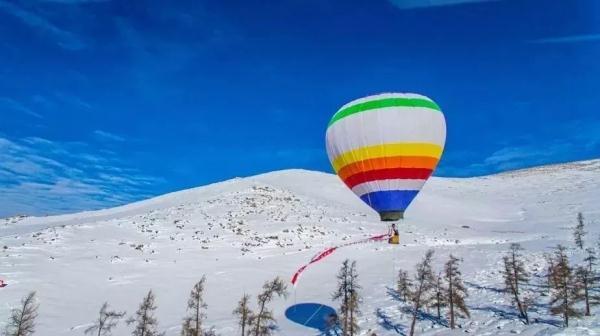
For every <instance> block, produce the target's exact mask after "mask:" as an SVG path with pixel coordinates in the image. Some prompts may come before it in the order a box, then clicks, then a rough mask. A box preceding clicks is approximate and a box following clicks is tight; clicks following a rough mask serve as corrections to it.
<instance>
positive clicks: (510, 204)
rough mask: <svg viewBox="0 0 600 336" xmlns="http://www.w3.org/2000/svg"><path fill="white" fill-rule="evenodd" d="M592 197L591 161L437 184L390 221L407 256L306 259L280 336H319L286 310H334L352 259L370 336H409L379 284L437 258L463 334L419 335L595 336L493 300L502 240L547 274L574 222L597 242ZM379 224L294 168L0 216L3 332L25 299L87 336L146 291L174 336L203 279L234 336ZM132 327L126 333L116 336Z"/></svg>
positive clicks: (219, 318) (340, 190)
mask: <svg viewBox="0 0 600 336" xmlns="http://www.w3.org/2000/svg"><path fill="white" fill-rule="evenodd" d="M599 190H600V160H594V161H585V162H576V163H570V164H563V165H553V166H545V167H539V168H533V169H527V170H521V171H515V172H510V173H503V174H498V175H492V176H486V177H478V178H462V179H451V178H432V179H431V180H430V181H429V182H428V183H427V184H426V186H425V188H424V189H423V191H422V192H421V194H420V195H419V196H418V197H417V199H416V200H415V202H414V203H413V205H412V206H411V208H410V209H409V211H408V212H407V213H406V219H405V220H404V221H403V222H402V224H401V226H400V233H401V242H402V245H400V246H391V245H387V244H380V243H374V244H368V245H357V246H353V247H348V248H345V249H342V250H339V251H338V252H336V253H335V254H333V255H332V256H330V257H329V258H328V259H326V260H325V261H323V262H321V263H319V264H315V265H314V266H313V267H311V268H310V269H308V270H307V271H306V272H305V273H304V274H303V276H302V278H301V280H300V283H299V285H298V287H297V288H296V290H295V291H294V290H293V289H292V288H290V289H291V295H290V296H289V297H288V298H287V299H285V300H283V299H281V300H275V302H274V304H273V307H274V310H275V314H276V316H277V318H278V321H279V326H280V330H279V331H278V333H279V334H280V335H314V334H315V332H314V331H313V330H310V329H306V328H304V327H301V326H298V325H295V324H293V323H292V322H290V321H287V320H286V318H285V316H284V315H283V313H284V311H285V308H286V307H288V306H290V305H292V304H294V302H298V303H300V302H320V303H325V304H328V305H331V306H337V304H335V303H332V302H331V301H330V293H331V292H332V291H333V290H334V287H335V273H336V272H337V269H338V268H339V266H340V264H341V262H342V261H343V260H344V259H346V258H350V259H354V260H357V262H358V270H359V273H360V283H361V285H362V286H363V288H364V289H363V293H362V294H363V298H364V301H363V302H364V303H363V308H362V311H363V315H362V317H361V327H362V329H363V330H364V332H365V334H366V332H367V330H369V329H371V330H376V331H377V332H378V335H396V334H401V333H404V332H406V331H407V330H406V328H407V326H408V325H409V320H408V316H407V314H406V313H405V310H403V304H402V303H401V302H399V301H398V300H396V299H395V298H394V296H393V293H389V290H388V288H390V287H394V280H395V274H396V273H397V271H398V270H399V269H400V268H402V269H407V270H409V271H412V269H413V268H414V264H415V263H416V262H417V261H418V260H419V259H420V258H421V257H422V255H423V254H424V252H425V250H427V249H428V248H431V247H433V248H435V250H436V266H437V267H438V268H441V265H442V264H443V263H444V262H445V260H446V258H447V256H448V254H449V253H453V254H455V255H457V256H459V257H462V258H463V259H464V265H463V274H464V275H465V278H466V279H467V280H468V281H469V289H470V294H471V296H470V298H469V300H468V304H469V306H470V308H471V310H472V318H471V319H466V320H461V324H462V327H463V329H462V330H456V331H454V332H452V331H450V330H448V329H446V328H443V327H441V326H439V325H437V324H433V323H432V322H431V321H427V320H425V321H421V322H419V331H421V330H422V331H423V332H424V333H425V334H435V335H459V334H462V333H464V332H465V330H468V331H469V333H471V334H475V335H504V334H510V333H522V334H524V335H546V334H555V333H557V334H564V335H597V334H598V330H599V329H600V318H598V317H592V318H587V319H582V320H579V321H576V322H575V323H573V325H574V326H573V327H572V328H569V329H568V330H566V331H563V330H562V329H560V328H557V327H556V326H554V325H555V324H556V323H557V321H558V319H557V318H556V317H553V316H550V315H548V312H547V309H546V308H545V307H543V303H544V302H546V301H545V300H547V298H544V297H543V298H541V300H540V302H541V303H542V305H540V306H539V307H538V308H537V310H538V311H537V312H533V313H532V315H533V317H534V318H535V319H538V322H537V323H534V324H533V325H532V326H529V327H526V326H525V325H523V324H521V323H520V322H518V321H517V320H516V319H515V317H514V311H513V310H512V309H511V308H510V300H509V298H508V297H505V296H504V295H503V294H502V293H499V292H498V288H501V285H502V281H501V279H500V276H499V274H498V270H499V265H500V261H501V257H502V253H504V251H506V249H507V247H508V243H510V242H516V241H518V242H522V243H523V245H524V246H525V248H526V249H527V258H528V259H529V260H530V263H529V265H530V266H531V270H532V271H533V272H534V273H537V274H542V272H543V267H544V260H543V257H542V254H543V253H544V252H548V251H550V248H552V247H553V246H555V245H556V244H557V243H564V244H570V240H571V231H570V228H571V227H572V226H573V225H574V223H575V216H576V213H577V212H578V211H582V212H583V213H584V214H585V216H586V219H588V226H587V229H588V231H590V234H589V235H588V237H589V240H590V243H592V241H593V242H594V244H595V241H596V240H597V237H598V234H599V233H600V228H599V227H598V220H599V219H600V209H599V207H598V204H600V191H599ZM386 229H387V228H386V226H385V225H384V224H382V223H381V222H379V221H378V216H377V215H376V214H375V213H374V212H372V211H371V210H370V209H369V208H368V207H367V206H366V205H364V204H362V202H360V201H359V200H358V199H357V198H356V197H355V196H354V195H353V194H352V193H351V192H350V191H349V190H347V189H346V187H345V186H344V185H343V184H342V183H341V182H340V181H339V179H338V178H337V177H336V176H334V175H330V174H324V173H318V172H310V171H303V170H286V171H279V172H273V173H268V174H264V175H258V176H254V177H249V178H243V179H233V180H229V181H225V182H222V183H217V184H213V185H209V186H205V187H200V188H195V189H190V190H185V191H181V192H176V193H171V194H167V195H164V196H160V197H157V198H153V199H150V200H146V201H142V202H137V203H133V204H130V205H126V206H122V207H117V208H113V209H107V210H101V211H93V212H84V213H78V214H72V215H62V216H54V217H39V218H36V217H25V218H9V219H4V220H0V277H1V278H3V279H5V280H6V281H7V282H9V283H10V285H9V286H8V287H6V288H3V289H0V328H1V327H2V323H4V322H5V321H6V319H7V316H8V314H9V310H10V308H11V307H13V306H14V305H16V304H17V303H18V301H19V300H20V298H21V297H22V296H24V295H25V294H26V293H27V292H29V291H31V290H36V291H37V292H38V294H39V298H40V303H41V307H40V318H39V321H38V322H39V323H38V335H44V336H45V335H56V336H62V335H82V334H83V330H84V329H85V328H86V327H87V326H89V323H90V322H91V321H92V320H93V319H94V318H95V316H96V313H97V311H98V309H99V307H100V305H101V304H102V303H103V302H104V301H108V302H109V303H110V304H111V306H113V307H115V308H117V309H121V310H127V311H128V313H133V312H134V311H135V309H136V308H137V305H138V304H139V302H140V301H141V298H142V297H143V295H144V294H145V293H146V292H147V291H148V290H149V289H153V290H154V291H155V293H156V294H157V300H158V305H159V309H158V317H159V321H160V323H161V327H162V328H163V329H164V330H166V331H167V335H178V334H179V327H180V324H181V320H182V318H183V316H184V314H185V304H186V300H187V296H188V294H189V291H190V289H191V287H192V285H193V284H194V282H196V281H197V280H199V279H200V277H201V276H202V275H203V274H206V276H207V278H208V280H207V294H206V300H207V303H208V305H209V312H208V320H207V324H208V325H214V326H215V327H216V329H217V331H218V332H220V333H221V334H222V335H235V334H237V332H238V329H237V327H236V325H235V320H234V319H233V317H232V315H231V311H232V310H233V309H234V307H235V304H236V303H237V301H238V300H239V298H240V297H241V296H242V295H243V294H244V293H250V294H253V295H254V294H256V293H257V292H258V290H259V289H260V287H261V286H262V284H263V282H264V281H265V280H269V279H271V278H273V277H275V276H281V277H283V278H285V279H289V278H290V277H291V275H292V274H293V273H294V271H295V270H296V269H297V268H298V267H299V266H301V265H302V264H304V263H305V262H307V261H308V260H309V259H310V258H311V257H312V256H313V255H314V254H315V253H317V252H319V251H320V250H322V249H323V248H325V247H328V246H331V245H337V244H339V243H342V242H349V241H353V240H357V239H361V238H364V237H367V236H370V235H374V234H378V233H383V232H385V231H386ZM4 246H6V248H3V247H4ZM571 253H573V254H576V253H577V252H576V251H574V250H573V251H571ZM534 278H535V277H534ZM535 281H538V280H535ZM539 281H542V280H541V279H539ZM597 313H598V314H600V311H598V312H597ZM129 330H130V329H129V328H128V327H126V326H124V325H122V327H121V328H120V329H119V330H118V332H117V333H116V334H117V335H126V334H129ZM594 330H595V331H594ZM420 333H421V332H420Z"/></svg>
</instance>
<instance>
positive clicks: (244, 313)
mask: <svg viewBox="0 0 600 336" xmlns="http://www.w3.org/2000/svg"><path fill="white" fill-rule="evenodd" d="M249 301H250V296H249V295H247V294H245V295H244V296H242V299H241V300H240V301H239V302H238V305H237V308H236V309H235V310H234V311H233V315H234V316H237V318H238V325H239V326H240V329H241V330H242V333H241V336H246V327H248V328H249V327H250V326H251V325H252V322H253V320H254V313H253V312H252V310H251V309H250V307H248V303H249Z"/></svg>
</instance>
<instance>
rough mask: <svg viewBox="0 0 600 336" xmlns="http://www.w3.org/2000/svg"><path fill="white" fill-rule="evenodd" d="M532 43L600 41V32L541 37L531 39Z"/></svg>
mask: <svg viewBox="0 0 600 336" xmlns="http://www.w3.org/2000/svg"><path fill="white" fill-rule="evenodd" d="M531 42H532V43H540V44H546V43H577V42H600V34H580V35H567V36H555V37H547V38H541V39H537V40H533V41H531Z"/></svg>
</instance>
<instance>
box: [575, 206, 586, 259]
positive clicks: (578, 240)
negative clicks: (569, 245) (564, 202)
mask: <svg viewBox="0 0 600 336" xmlns="http://www.w3.org/2000/svg"><path fill="white" fill-rule="evenodd" d="M586 234H587V232H586V231H585V226H584V223H583V214H582V213H581V212H579V213H578V214H577V225H576V226H575V227H574V228H573V238H574V239H575V245H577V247H579V249H580V250H583V238H584V237H585V235H586Z"/></svg>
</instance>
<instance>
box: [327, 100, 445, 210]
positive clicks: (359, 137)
mask: <svg viewBox="0 0 600 336" xmlns="http://www.w3.org/2000/svg"><path fill="white" fill-rule="evenodd" d="M445 142H446V121H445V118H444V115H443V113H442V111H441V109H440V107H439V106H438V105H437V104H436V103H435V102H434V101H433V100H431V99H429V98H427V97H425V96H422V95H418V94H412V93H385V94H379V95H374V96H369V97H365V98H361V99H357V100H354V101H352V102H350V103H348V104H346V105H344V106H342V107H341V108H340V109H339V110H338V111H337V113H335V114H334V115H333V117H332V118H331V121H330V122H329V126H328V127H327V134H326V143H327V155H328V156H329V160H330V161H331V165H332V166H333V169H334V170H335V172H336V173H337V174H338V175H339V177H340V178H341V179H342V180H343V181H344V183H345V184H346V185H347V186H348V187H349V188H350V189H352V191H353V192H354V193H355V194H356V195H357V196H358V197H360V198H361V199H362V200H363V201H364V202H365V203H367V204H368V205H369V206H370V207H371V208H373V209H374V210H375V211H377V212H378V213H379V214H380V215H381V219H382V220H397V219H399V218H402V216H403V214H404V211H405V210H406V208H407V207H408V206H409V205H410V203H411V202H412V200H413V199H414V198H415V197H416V196H417V193H418V192H419V191H420V190H421V188H422V187H423V185H424V184H425V181H427V179H428V178H429V176H431V174H432V172H433V170H434V169H435V167H436V165H437V163H438V161H439V159H440V157H441V155H442V152H443V150H444V144H445Z"/></svg>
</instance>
